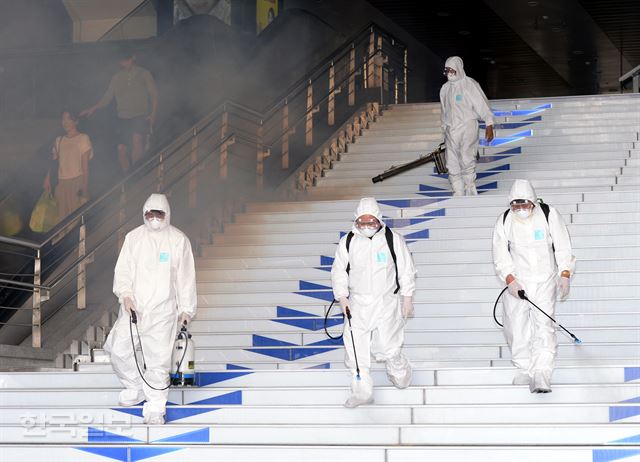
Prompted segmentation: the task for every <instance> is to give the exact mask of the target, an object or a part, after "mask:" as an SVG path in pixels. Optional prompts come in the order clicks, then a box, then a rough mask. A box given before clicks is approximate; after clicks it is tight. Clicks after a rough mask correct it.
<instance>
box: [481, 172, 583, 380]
mask: <svg viewBox="0 0 640 462" xmlns="http://www.w3.org/2000/svg"><path fill="white" fill-rule="evenodd" d="M509 204H510V207H509V209H508V210H507V211H505V212H504V213H501V214H500V217H498V221H497V222H496V225H495V229H494V231H493V261H494V264H495V269H496V274H497V275H498V277H499V278H500V280H502V281H505V282H506V284H507V287H508V293H507V294H505V296H504V297H503V306H504V336H505V338H506V340H507V343H508V344H509V347H510V348H511V361H512V362H513V365H514V366H516V368H517V371H516V375H515V377H514V379H513V384H514V385H527V384H528V385H529V389H530V391H531V393H548V392H550V391H551V375H552V373H553V368H554V361H555V357H556V350H557V345H558V341H557V339H556V332H555V329H554V325H553V322H552V321H551V320H550V319H549V318H548V317H547V316H545V315H544V314H543V313H541V312H540V311H538V310H537V309H536V308H534V307H533V306H532V305H531V304H530V303H529V302H528V301H526V300H524V299H523V298H521V297H520V295H519V294H518V292H520V291H522V290H524V292H525V295H526V297H527V298H529V299H530V300H531V301H532V302H533V303H535V304H536V305H538V306H539V307H540V308H541V309H542V310H544V312H545V313H547V314H548V315H549V316H552V317H553V315H554V308H555V301H556V296H558V295H559V296H560V298H561V299H565V298H566V297H567V296H568V295H569V280H570V278H571V275H572V274H573V272H574V269H575V264H576V263H575V262H576V259H575V257H574V256H573V255H572V250H571V239H570V237H569V232H568V230H567V226H566V225H565V224H564V221H563V220H562V216H561V215H560V213H559V212H558V211H557V210H556V209H555V208H553V207H551V206H549V205H547V204H545V203H543V202H539V201H538V200H537V197H536V193H535V191H534V189H533V187H532V186H531V184H530V183H529V181H527V180H515V183H514V184H513V187H512V188H511V192H510V193H509Z"/></svg>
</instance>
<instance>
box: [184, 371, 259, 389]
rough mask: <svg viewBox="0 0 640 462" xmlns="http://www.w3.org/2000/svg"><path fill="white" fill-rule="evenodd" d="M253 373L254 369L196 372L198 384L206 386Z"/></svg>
mask: <svg viewBox="0 0 640 462" xmlns="http://www.w3.org/2000/svg"><path fill="white" fill-rule="evenodd" d="M249 374H253V371H249V372H236V371H233V372H231V371H217V372H196V386H198V387H206V386H207V385H212V384H214V383H220V382H224V381H225V380H231V379H235V378H238V377H243V376H245V375H249Z"/></svg>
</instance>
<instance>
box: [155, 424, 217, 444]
mask: <svg viewBox="0 0 640 462" xmlns="http://www.w3.org/2000/svg"><path fill="white" fill-rule="evenodd" d="M209 433H210V432H209V428H208V427H207V428H201V429H200V430H193V431H190V432H186V433H182V434H180V435H175V436H169V437H168V438H162V439H160V440H156V441H153V442H154V443H210V442H211V439H210V434H209Z"/></svg>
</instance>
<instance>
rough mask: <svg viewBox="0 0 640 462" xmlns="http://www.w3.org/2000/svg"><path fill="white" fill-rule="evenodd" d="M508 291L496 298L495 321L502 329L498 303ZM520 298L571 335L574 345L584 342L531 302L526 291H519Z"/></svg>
mask: <svg viewBox="0 0 640 462" xmlns="http://www.w3.org/2000/svg"><path fill="white" fill-rule="evenodd" d="M507 289H508V287H505V288H504V289H502V291H501V292H500V294H499V295H498V298H496V302H495V303H494V304H493V320H494V321H495V322H496V324H497V325H499V326H500V327H503V325H502V324H500V321H498V318H497V317H496V310H497V309H498V302H499V301H500V297H502V294H504V293H505V291H506V290H507ZM518 297H520V298H521V299H522V300H526V301H528V302H529V303H531V305H533V306H534V307H535V308H537V309H538V311H540V312H541V313H542V314H544V315H545V316H546V317H547V318H549V319H551V320H552V321H553V322H554V324H556V325H557V326H558V327H559V328H560V329H562V330H563V331H565V332H566V333H567V334H569V336H570V337H571V339H572V340H573V343H575V344H576V345H579V344H581V343H582V340H580V339H579V338H578V337H576V336H575V335H574V334H572V333H571V332H569V331H568V330H567V329H565V327H564V326H563V325H562V324H560V323H559V322H558V321H556V320H555V319H554V318H552V317H551V316H549V315H548V314H547V313H545V312H544V311H543V310H542V308H540V307H539V306H538V305H536V304H535V303H533V302H532V301H531V300H529V298H528V297H527V295H526V294H525V293H524V290H519V291H518Z"/></svg>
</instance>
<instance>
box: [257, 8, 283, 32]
mask: <svg viewBox="0 0 640 462" xmlns="http://www.w3.org/2000/svg"><path fill="white" fill-rule="evenodd" d="M276 16H278V0H256V33H257V34H259V33H260V32H262V31H263V30H264V28H265V27H267V26H268V25H269V24H271V22H272V21H273V20H274V19H275V18H276Z"/></svg>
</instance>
